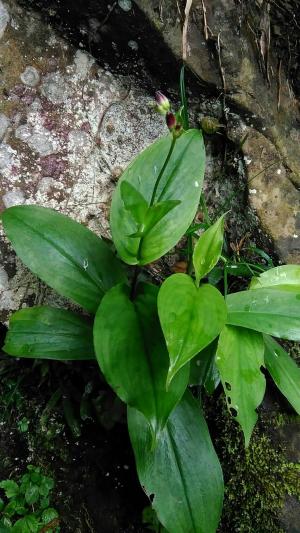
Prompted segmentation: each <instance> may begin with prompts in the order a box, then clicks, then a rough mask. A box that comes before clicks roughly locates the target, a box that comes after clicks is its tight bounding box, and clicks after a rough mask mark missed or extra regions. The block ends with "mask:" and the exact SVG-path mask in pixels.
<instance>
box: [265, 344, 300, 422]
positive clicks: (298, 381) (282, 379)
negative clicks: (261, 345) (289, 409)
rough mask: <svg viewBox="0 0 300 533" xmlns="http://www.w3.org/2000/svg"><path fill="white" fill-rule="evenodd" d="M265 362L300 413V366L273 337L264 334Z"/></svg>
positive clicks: (282, 391) (280, 387)
mask: <svg viewBox="0 0 300 533" xmlns="http://www.w3.org/2000/svg"><path fill="white" fill-rule="evenodd" d="M264 341H265V363H266V367H267V369H268V371H269V372H270V374H271V376H272V378H273V380H274V382H275V383H276V385H277V387H278V388H279V390H280V392H281V393H282V394H283V395H284V396H285V397H286V398H287V400H288V401H289V402H290V404H291V405H292V406H293V408H294V409H295V411H296V412H297V413H298V414H299V415H300V368H299V367H298V366H297V364H296V362H295V361H294V360H293V359H292V358H291V357H290V355H289V354H288V353H287V352H286V351H285V350H284V349H283V348H282V346H280V344H278V342H276V341H275V340H274V339H272V337H269V336H268V335H264Z"/></svg>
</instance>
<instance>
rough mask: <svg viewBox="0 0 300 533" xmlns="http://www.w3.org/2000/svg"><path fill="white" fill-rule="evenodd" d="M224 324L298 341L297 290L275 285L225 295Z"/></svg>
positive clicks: (299, 313) (299, 311)
mask: <svg viewBox="0 0 300 533" xmlns="http://www.w3.org/2000/svg"><path fill="white" fill-rule="evenodd" d="M226 303H227V308H228V317H227V323H228V324H231V325H234V326H242V327H244V328H250V329H254V330H256V331H261V332H262V333H267V334H268V335H273V336H274V337H281V338H283V339H290V340H294V341H299V340H300V288H299V292H297V291H290V290H286V289H283V288H282V287H281V288H280V289H279V288H275V287H274V288H269V289H268V288H266V289H256V290H251V291H242V292H235V293H233V294H229V296H227V299H226Z"/></svg>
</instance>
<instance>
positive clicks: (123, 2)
mask: <svg viewBox="0 0 300 533" xmlns="http://www.w3.org/2000/svg"><path fill="white" fill-rule="evenodd" d="M118 6H119V7H120V8H121V9H123V11H125V12H128V11H130V10H131V9H132V2H131V0H118Z"/></svg>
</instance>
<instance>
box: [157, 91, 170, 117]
mask: <svg viewBox="0 0 300 533" xmlns="http://www.w3.org/2000/svg"><path fill="white" fill-rule="evenodd" d="M155 100H156V104H157V106H156V109H157V111H158V112H159V113H161V115H166V114H167V113H168V111H170V102H169V100H168V98H167V97H166V96H165V95H164V94H163V93H162V92H161V91H156V93H155Z"/></svg>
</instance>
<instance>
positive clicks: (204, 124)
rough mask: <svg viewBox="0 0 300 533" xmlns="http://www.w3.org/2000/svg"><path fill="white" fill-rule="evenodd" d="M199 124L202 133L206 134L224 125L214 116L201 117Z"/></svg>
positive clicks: (211, 133)
mask: <svg viewBox="0 0 300 533" xmlns="http://www.w3.org/2000/svg"><path fill="white" fill-rule="evenodd" d="M200 124H201V128H202V129H203V131H204V133H207V134H208V135H213V134H214V133H216V132H217V131H218V129H219V128H224V127H225V126H224V125H223V124H220V122H219V121H218V120H217V119H216V118H214V117H202V118H201V119H200Z"/></svg>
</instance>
